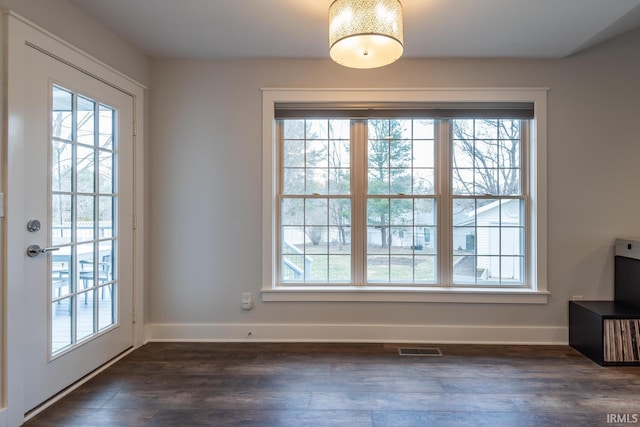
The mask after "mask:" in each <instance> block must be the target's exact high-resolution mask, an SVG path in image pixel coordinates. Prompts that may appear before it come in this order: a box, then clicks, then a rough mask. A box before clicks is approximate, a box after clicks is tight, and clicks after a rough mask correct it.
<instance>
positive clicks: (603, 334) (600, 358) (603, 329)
mask: <svg viewBox="0 0 640 427" xmlns="http://www.w3.org/2000/svg"><path fill="white" fill-rule="evenodd" d="M569 345H570V346H571V347H573V348H575V349H576V350H578V351H580V352H581V353H582V354H584V355H585V356H587V357H589V358H590V359H592V360H593V361H595V362H597V363H599V364H600V365H640V310H639V309H638V308H637V307H635V306H631V305H628V304H625V303H620V302H616V301H571V302H569Z"/></svg>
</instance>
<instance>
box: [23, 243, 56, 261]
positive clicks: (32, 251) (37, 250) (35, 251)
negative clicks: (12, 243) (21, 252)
mask: <svg viewBox="0 0 640 427" xmlns="http://www.w3.org/2000/svg"><path fill="white" fill-rule="evenodd" d="M59 250H60V248H41V247H40V246H39V245H31V246H29V247H28V248H27V255H28V256H29V257H30V258H33V257H34V256H38V255H40V254H46V253H47V252H53V251H59Z"/></svg>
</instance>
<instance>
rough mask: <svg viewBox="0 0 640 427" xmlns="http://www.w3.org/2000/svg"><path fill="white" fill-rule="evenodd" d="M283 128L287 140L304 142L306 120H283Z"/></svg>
mask: <svg viewBox="0 0 640 427" xmlns="http://www.w3.org/2000/svg"><path fill="white" fill-rule="evenodd" d="M282 126H283V131H284V138H285V139H301V140H304V138H305V133H306V121H305V120H283V121H282Z"/></svg>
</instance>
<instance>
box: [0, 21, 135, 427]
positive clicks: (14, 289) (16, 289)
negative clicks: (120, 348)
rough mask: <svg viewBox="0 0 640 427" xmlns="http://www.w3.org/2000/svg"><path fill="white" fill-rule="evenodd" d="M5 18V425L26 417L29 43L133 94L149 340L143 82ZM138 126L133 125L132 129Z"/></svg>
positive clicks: (32, 27)
mask: <svg viewBox="0 0 640 427" xmlns="http://www.w3.org/2000/svg"><path fill="white" fill-rule="evenodd" d="M3 15H4V16H3V18H4V24H5V27H4V29H5V35H6V40H5V46H6V62H5V82H4V83H5V87H6V93H5V100H4V101H5V106H6V111H4V114H5V117H4V119H5V123H6V125H7V127H6V129H4V130H3V135H2V139H3V140H2V144H3V146H4V147H5V148H4V152H5V153H6V156H7V157H6V159H4V160H5V161H4V164H5V166H6V167H7V170H6V171H5V176H6V179H7V180H6V183H5V186H6V187H5V190H6V196H7V199H6V208H7V210H6V218H5V226H6V233H5V235H4V242H3V243H4V248H6V253H5V255H4V259H3V265H5V266H6V268H5V269H4V272H3V277H2V279H3V281H4V284H5V287H6V294H5V295H6V298H7V299H6V301H5V306H4V309H5V310H6V317H5V318H6V321H7V323H6V324H7V327H6V339H5V343H6V347H5V356H6V359H5V361H6V363H5V367H6V371H5V374H6V376H5V377H3V379H4V381H5V384H4V389H5V390H6V395H5V396H3V397H4V402H5V403H6V404H7V410H6V412H4V413H3V414H2V415H0V416H2V417H5V418H6V425H9V426H18V425H20V424H22V423H23V422H24V412H25V411H24V409H25V408H24V396H23V395H24V384H23V383H24V375H23V372H24V369H26V368H27V367H26V366H24V364H23V359H24V357H23V355H24V353H25V352H26V351H29V349H26V348H24V344H23V339H22V337H23V336H24V334H23V326H22V325H23V322H22V316H23V310H22V301H23V300H24V286H23V283H24V258H25V255H24V250H23V248H24V237H23V231H22V230H23V229H24V208H23V206H24V202H25V194H24V191H22V189H21V188H23V187H22V181H23V178H22V173H23V168H22V165H24V164H25V162H26V161H27V158H28V156H27V153H25V152H24V132H23V129H24V116H25V111H24V102H23V100H22V98H23V90H22V88H23V86H24V84H25V81H24V77H23V74H24V72H23V70H24V67H25V57H24V56H25V55H24V50H25V46H26V45H29V46H33V47H35V48H36V49H39V50H41V51H43V52H46V53H47V54H49V55H50V56H52V57H55V58H57V59H59V60H60V61H62V62H64V63H66V64H68V65H70V66H72V67H74V68H76V69H78V70H81V71H83V72H85V73H86V74H88V75H91V76H93V77H95V78H97V79H99V80H101V81H103V82H105V83H107V84H109V85H111V86H112V87H115V88H117V89H119V90H120V91H122V92H124V93H127V94H129V95H131V96H132V97H133V102H134V116H135V117H134V120H135V123H136V125H137V131H136V132H135V136H134V144H135V147H134V181H135V182H134V197H135V200H134V214H135V217H136V218H137V223H136V227H135V230H134V249H133V250H134V263H133V264H134V266H136V267H134V273H133V288H134V324H133V326H132V327H133V337H134V338H133V346H134V348H135V347H137V346H140V345H142V344H143V340H144V329H143V319H144V312H143V308H144V300H143V296H144V281H145V277H144V269H143V268H142V266H144V230H145V228H144V221H143V219H144V163H143V159H144V155H143V154H144V90H145V88H144V86H142V85H141V84H139V83H138V82H136V81H134V80H132V79H131V78H129V77H127V76H126V75H124V74H122V73H120V72H119V71H117V70H115V69H113V68H111V67H109V66H108V65H106V64H104V63H103V62H101V61H99V60H97V59H95V58H93V57H92V56H90V55H88V54H86V53H85V52H83V51H81V50H79V49H77V48H76V47H74V46H72V45H71V44H69V43H67V42H66V41H64V40H62V39H60V38H58V37H56V36H54V35H52V34H51V33H49V32H47V31H46V30H44V29H42V28H41V27H39V26H37V25H35V24H33V23H31V22H29V21H28V20H26V19H24V18H23V17H21V16H19V15H17V14H15V13H13V12H11V11H6V10H3ZM132 132H133V129H132Z"/></svg>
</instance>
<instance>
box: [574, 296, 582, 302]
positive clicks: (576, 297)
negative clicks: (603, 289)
mask: <svg viewBox="0 0 640 427" xmlns="http://www.w3.org/2000/svg"><path fill="white" fill-rule="evenodd" d="M573 300H574V301H584V295H574V296H573Z"/></svg>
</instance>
